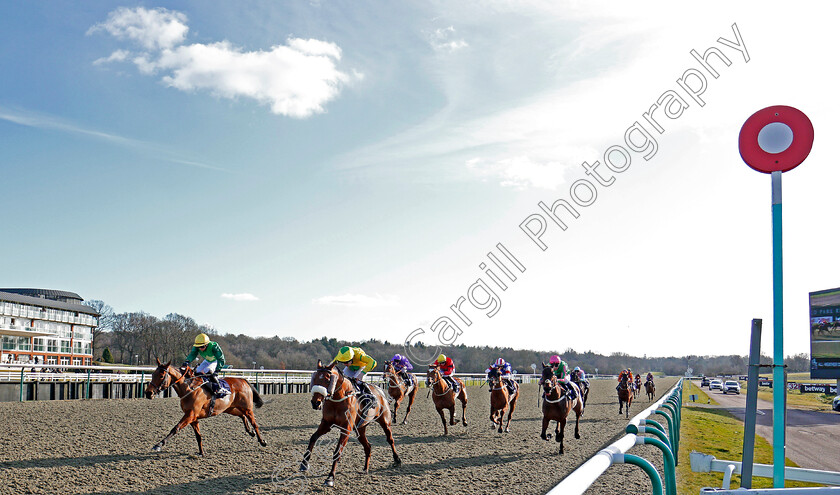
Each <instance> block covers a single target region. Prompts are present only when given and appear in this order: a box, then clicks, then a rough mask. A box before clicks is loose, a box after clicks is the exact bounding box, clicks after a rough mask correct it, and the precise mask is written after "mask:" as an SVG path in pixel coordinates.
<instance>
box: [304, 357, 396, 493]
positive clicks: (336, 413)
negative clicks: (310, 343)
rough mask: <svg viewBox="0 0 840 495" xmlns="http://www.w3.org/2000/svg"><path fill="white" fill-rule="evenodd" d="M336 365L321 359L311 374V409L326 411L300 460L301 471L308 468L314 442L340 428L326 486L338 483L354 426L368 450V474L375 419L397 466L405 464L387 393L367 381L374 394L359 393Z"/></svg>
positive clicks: (366, 461)
mask: <svg viewBox="0 0 840 495" xmlns="http://www.w3.org/2000/svg"><path fill="white" fill-rule="evenodd" d="M335 364H336V363H332V364H330V365H329V366H324V365H323V364H322V363H321V361H318V366H317V369H316V370H315V372H314V373H312V380H311V382H310V383H311V388H312V399H311V401H310V403H311V404H312V409H316V410H317V409H321V410H322V411H323V414H322V416H321V423H320V424H319V425H318V429H317V430H315V433H313V434H312V436H311V437H310V438H309V446H308V447H307V448H306V452H304V454H303V460H302V461H301V462H300V471H308V470H309V459H310V457H311V456H312V449H313V447H314V446H315V442H316V441H317V440H318V438H320V437H321V436H322V435H324V434H326V433H328V432H329V431H330V430H331V429H332V428H333V427H337V428H338V430H339V432H340V436H339V439H338V442H337V443H336V446H335V452H334V453H333V464H332V469H331V470H330V473H329V475H327V479H326V480H324V485H326V486H330V487H332V486H335V470H336V467H337V466H338V461H339V460H340V459H341V455H342V452H343V451H344V447H345V446H346V445H347V440H348V439H349V437H350V433H352V432H353V430H354V429H355V430H356V436H357V437H358V439H359V443H361V444H362V447H363V448H364V449H365V467H364V472H365V474H367V473H368V471H369V470H370V452H371V447H370V441H369V440H368V438H367V427H368V425H369V424H370V423H371V422H372V421H376V422H377V423H379V425H380V426H381V427H382V430H383V431H385V439H386V440H387V441H388V445H390V446H391V452H393V454H394V465H395V466H399V465H400V464H402V461H401V460H400V456H399V455H397V449H396V447H395V446H394V435H393V433H392V432H391V408H390V407H388V398H387V397H385V393H384V392H382V390H381V389H380V388H379V387H377V386H376V385H373V384H372V383H368V384H366V385H367V386H368V387H369V389H370V392H371V394H370V395H362V396H357V395H356V389H355V388H354V387H353V384H352V383H351V382H350V380H349V379H348V378H345V376H344V374H343V373H342V372H341V371H340V370H338V369H336V367H335Z"/></svg>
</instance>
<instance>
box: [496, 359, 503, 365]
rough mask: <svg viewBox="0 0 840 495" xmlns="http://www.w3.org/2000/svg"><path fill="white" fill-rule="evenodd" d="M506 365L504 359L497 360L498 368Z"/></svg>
mask: <svg viewBox="0 0 840 495" xmlns="http://www.w3.org/2000/svg"><path fill="white" fill-rule="evenodd" d="M504 365H505V360H504V359H502V358H499V359H497V360H496V366H499V367H502V366H504Z"/></svg>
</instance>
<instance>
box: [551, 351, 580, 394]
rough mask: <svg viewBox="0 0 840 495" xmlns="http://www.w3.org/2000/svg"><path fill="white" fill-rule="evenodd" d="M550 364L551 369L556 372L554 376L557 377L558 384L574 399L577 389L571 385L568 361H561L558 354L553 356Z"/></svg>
mask: <svg viewBox="0 0 840 495" xmlns="http://www.w3.org/2000/svg"><path fill="white" fill-rule="evenodd" d="M548 364H549V365H550V366H551V369H552V370H553V371H554V376H556V377H557V382H558V383H559V384H560V386H561V387H563V390H565V391H566V393H567V394H568V395H569V397H571V398H572V399H574V398H575V388H574V387H572V386H571V385H569V381H570V380H569V365H568V364H566V361H563V360H562V359H560V356H558V355H557V354H555V355H553V356H551V357H550V358H549V359H548Z"/></svg>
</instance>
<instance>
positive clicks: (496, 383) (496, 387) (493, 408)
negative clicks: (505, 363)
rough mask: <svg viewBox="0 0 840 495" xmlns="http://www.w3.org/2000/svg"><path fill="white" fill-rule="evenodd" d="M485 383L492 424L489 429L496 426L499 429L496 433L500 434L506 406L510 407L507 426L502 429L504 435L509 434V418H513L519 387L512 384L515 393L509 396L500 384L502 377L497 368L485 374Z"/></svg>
mask: <svg viewBox="0 0 840 495" xmlns="http://www.w3.org/2000/svg"><path fill="white" fill-rule="evenodd" d="M487 383H488V385H489V387H490V421H492V422H493V424H492V425H491V426H490V427H491V428H495V427H496V425H497V424H498V426H499V429H498V430H497V431H498V432H499V433H501V432H502V423H503V422H504V419H505V410H507V408H508V405H510V411H509V412H508V418H507V424H506V425H505V429H504V432H505V433H509V432H510V417H511V416H513V411H514V410H515V409H516V400H517V399H518V398H519V385H518V384H517V383H516V382H512V383H513V386H514V390H515V392H513V393H512V394H511V393H510V392H509V391H508V387H507V385H505V384H504V382H502V377H501V375H500V374H499V370H498V369H497V368H491V369H490V372H489V373H488V374H487Z"/></svg>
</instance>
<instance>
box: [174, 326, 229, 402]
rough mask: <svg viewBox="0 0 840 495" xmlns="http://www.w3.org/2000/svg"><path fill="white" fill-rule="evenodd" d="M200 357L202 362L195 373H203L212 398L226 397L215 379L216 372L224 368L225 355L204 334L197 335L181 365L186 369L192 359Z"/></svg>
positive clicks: (225, 393)
mask: <svg viewBox="0 0 840 495" xmlns="http://www.w3.org/2000/svg"><path fill="white" fill-rule="evenodd" d="M199 356H201V357H202V358H204V361H202V362H201V364H199V365H198V366H196V368H195V372H196V373H204V374H205V375H206V378H207V381H208V382H210V388H211V389H213V397H214V398H216V399H221V398H222V397H224V396H225V395H227V390H225V389H223V388H222V387H221V385H220V384H219V379H218V378H216V372H217V371H219V370H220V369H222V368H224V367H225V354H224V353H223V352H222V348H221V347H219V344H218V343H216V342H213V341H212V340H210V337H208V336H207V334H206V333H202V334H199V335H198V336H197V337H196V338H195V343H194V344H193V347H192V349H190V352H189V354H187V360H186V361H184V364H183V365H181V367H182V368H184V369H186V368H187V367H188V366H189V365H190V363H192V361H193V359H195V358H197V357H199Z"/></svg>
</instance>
